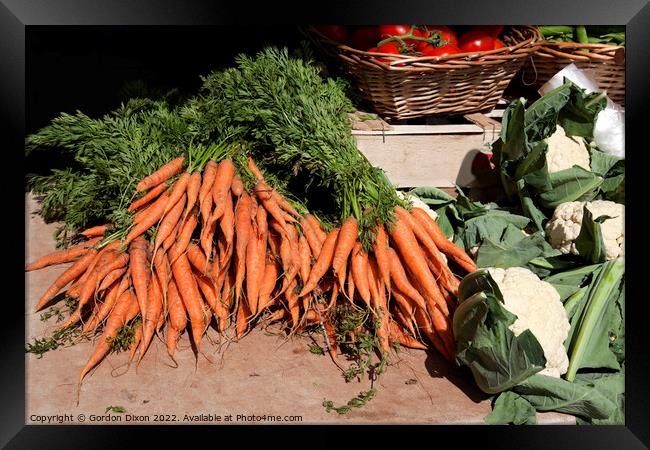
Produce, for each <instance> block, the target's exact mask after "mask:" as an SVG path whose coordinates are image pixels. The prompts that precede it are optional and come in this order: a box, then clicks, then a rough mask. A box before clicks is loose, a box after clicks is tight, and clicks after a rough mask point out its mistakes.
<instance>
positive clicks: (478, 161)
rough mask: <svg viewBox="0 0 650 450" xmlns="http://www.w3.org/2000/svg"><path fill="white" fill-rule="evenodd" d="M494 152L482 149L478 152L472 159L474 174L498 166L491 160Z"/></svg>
mask: <svg viewBox="0 0 650 450" xmlns="http://www.w3.org/2000/svg"><path fill="white" fill-rule="evenodd" d="M491 159H492V153H488V152H483V151H480V152H478V153H476V155H475V156H474V159H473V160H472V167H471V169H470V170H471V171H472V174H474V175H479V174H482V173H485V172H488V171H490V170H494V168H495V167H496V166H495V165H494V163H493V162H492V161H491Z"/></svg>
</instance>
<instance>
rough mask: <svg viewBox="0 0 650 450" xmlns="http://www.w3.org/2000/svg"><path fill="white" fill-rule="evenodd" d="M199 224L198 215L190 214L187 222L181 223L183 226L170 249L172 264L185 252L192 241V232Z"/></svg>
mask: <svg viewBox="0 0 650 450" xmlns="http://www.w3.org/2000/svg"><path fill="white" fill-rule="evenodd" d="M197 224H198V219H197V217H196V215H195V214H190V215H189V216H188V217H187V219H186V220H185V223H183V225H181V228H180V230H179V232H178V237H177V239H176V243H175V244H173V245H172V246H171V247H170V249H169V263H170V264H173V263H174V261H175V260H176V258H177V257H178V255H180V254H181V253H183V252H185V250H186V249H187V246H188V245H189V244H190V241H191V240H192V233H194V230H195V229H196V226H197ZM163 247H164V244H163Z"/></svg>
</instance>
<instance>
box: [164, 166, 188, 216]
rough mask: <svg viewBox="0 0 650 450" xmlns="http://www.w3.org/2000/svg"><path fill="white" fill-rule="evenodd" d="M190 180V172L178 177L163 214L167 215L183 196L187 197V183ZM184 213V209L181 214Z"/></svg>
mask: <svg viewBox="0 0 650 450" xmlns="http://www.w3.org/2000/svg"><path fill="white" fill-rule="evenodd" d="M189 182H190V173H189V172H183V174H182V175H181V176H180V177H178V179H177V180H176V181H175V182H174V184H173V185H172V190H171V192H170V194H169V198H168V199H167V205H166V206H165V210H164V211H163V216H165V215H167V213H168V212H169V211H171V209H172V208H174V207H175V206H176V204H177V203H178V201H179V200H180V199H181V197H185V192H186V191H187V185H188V184H189ZM183 206H184V204H183ZM182 213H183V210H181V214H182ZM179 217H180V215H179Z"/></svg>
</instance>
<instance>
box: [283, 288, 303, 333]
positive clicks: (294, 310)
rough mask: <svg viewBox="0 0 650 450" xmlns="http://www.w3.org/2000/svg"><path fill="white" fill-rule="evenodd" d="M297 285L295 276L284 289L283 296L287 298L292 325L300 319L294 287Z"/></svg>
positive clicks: (295, 324)
mask: <svg viewBox="0 0 650 450" xmlns="http://www.w3.org/2000/svg"><path fill="white" fill-rule="evenodd" d="M297 286H298V280H296V279H295V278H294V279H293V280H292V281H291V283H289V286H288V288H287V290H286V291H284V297H285V298H286V299H287V306H288V308H289V313H290V314H291V322H292V323H293V327H294V328H295V327H296V326H298V323H299V321H300V305H299V303H298V295H297V294H296V287H297Z"/></svg>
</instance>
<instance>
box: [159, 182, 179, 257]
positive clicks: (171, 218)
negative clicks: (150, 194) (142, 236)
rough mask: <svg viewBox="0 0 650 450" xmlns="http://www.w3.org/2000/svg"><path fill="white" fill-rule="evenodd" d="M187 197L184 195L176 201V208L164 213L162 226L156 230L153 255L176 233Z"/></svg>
mask: <svg viewBox="0 0 650 450" xmlns="http://www.w3.org/2000/svg"><path fill="white" fill-rule="evenodd" d="M185 202H186V195H185V194H182V195H181V197H180V198H179V199H178V200H177V201H176V203H175V204H174V206H173V207H172V208H171V209H170V210H169V211H168V212H166V213H164V215H163V218H162V221H161V222H160V225H158V229H157V230H156V240H155V241H154V246H153V254H154V256H155V255H156V252H157V251H158V248H159V247H160V246H161V245H162V243H163V242H164V240H165V239H167V237H169V235H170V234H171V233H172V232H173V231H174V229H175V228H176V225H177V224H178V222H179V220H180V218H181V215H182V214H183V209H184V208H185Z"/></svg>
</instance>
